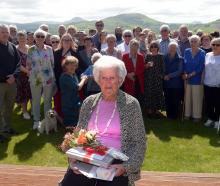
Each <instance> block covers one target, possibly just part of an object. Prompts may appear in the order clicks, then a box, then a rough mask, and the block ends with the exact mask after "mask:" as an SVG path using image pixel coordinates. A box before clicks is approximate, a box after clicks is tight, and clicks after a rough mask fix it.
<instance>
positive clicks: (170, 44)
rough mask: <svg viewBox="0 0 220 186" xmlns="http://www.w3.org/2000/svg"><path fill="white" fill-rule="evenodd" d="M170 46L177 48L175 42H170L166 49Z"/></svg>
mask: <svg viewBox="0 0 220 186" xmlns="http://www.w3.org/2000/svg"><path fill="white" fill-rule="evenodd" d="M171 46H176V48H178V44H177V42H176V41H171V42H170V43H169V45H168V48H170V47H171Z"/></svg>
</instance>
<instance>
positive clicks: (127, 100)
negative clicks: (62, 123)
mask: <svg viewBox="0 0 220 186" xmlns="http://www.w3.org/2000/svg"><path fill="white" fill-rule="evenodd" d="M101 96H102V93H98V94H95V95H92V96H89V97H88V98H86V99H85V100H84V102H83V104H82V107H81V111H80V115H79V122H78V127H80V128H87V126H88V122H89V119H90V117H91V115H92V112H93V110H94V109H95V107H96V105H97V103H98V101H99V99H100V98H101ZM117 108H118V111H119V116H120V121H121V123H120V125H121V126H120V127H121V151H122V152H123V153H124V154H126V155H127V156H128V157H129V160H128V161H127V162H124V163H123V166H124V167H125V169H126V175H127V176H128V180H129V185H134V181H136V180H138V179H140V168H141V165H142V163H143V160H144V155H145V151H146V134H145V128H144V122H143V117H142V113H141V109H140V105H139V103H138V101H137V99H135V98H134V97H132V96H130V95H128V94H126V93H125V92H123V91H121V90H119V93H118V96H117Z"/></svg>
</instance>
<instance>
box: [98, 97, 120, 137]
mask: <svg viewBox="0 0 220 186" xmlns="http://www.w3.org/2000/svg"><path fill="white" fill-rule="evenodd" d="M100 102H101V99H100V100H99V102H98V105H97V110H96V112H95V129H96V131H97V133H99V135H103V134H105V133H106V132H107V130H108V128H109V126H110V123H111V122H112V119H113V118H114V116H115V112H116V106H117V105H116V101H115V105H114V110H113V112H112V115H111V117H110V119H109V120H108V122H107V124H106V126H105V129H104V130H103V132H99V129H98V126H97V122H98V114H99V107H100Z"/></svg>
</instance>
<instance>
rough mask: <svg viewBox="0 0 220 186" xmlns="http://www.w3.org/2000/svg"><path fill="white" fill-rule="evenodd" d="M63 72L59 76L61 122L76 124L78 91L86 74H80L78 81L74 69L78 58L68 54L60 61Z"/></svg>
mask: <svg viewBox="0 0 220 186" xmlns="http://www.w3.org/2000/svg"><path fill="white" fill-rule="evenodd" d="M62 67H63V73H62V75H61V76H60V79H59V82H60V90H61V109H62V113H63V123H64V125H65V126H66V127H71V126H76V124H77V122H78V116H79V108H80V105H81V102H80V98H79V93H78V91H79V90H80V89H81V88H82V87H83V85H84V84H85V82H86V80H87V76H82V77H81V81H80V83H79V81H78V79H77V76H76V74H75V71H76V69H77V67H78V59H77V58H75V57H73V56H68V57H66V58H65V59H64V61H63V63H62Z"/></svg>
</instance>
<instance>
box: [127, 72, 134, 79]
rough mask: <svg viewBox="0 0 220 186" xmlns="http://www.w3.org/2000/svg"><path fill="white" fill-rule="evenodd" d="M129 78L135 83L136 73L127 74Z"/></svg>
mask: <svg viewBox="0 0 220 186" xmlns="http://www.w3.org/2000/svg"><path fill="white" fill-rule="evenodd" d="M127 77H128V78H129V79H130V80H132V81H134V80H135V78H134V77H135V74H134V72H131V73H128V74H127Z"/></svg>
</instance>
